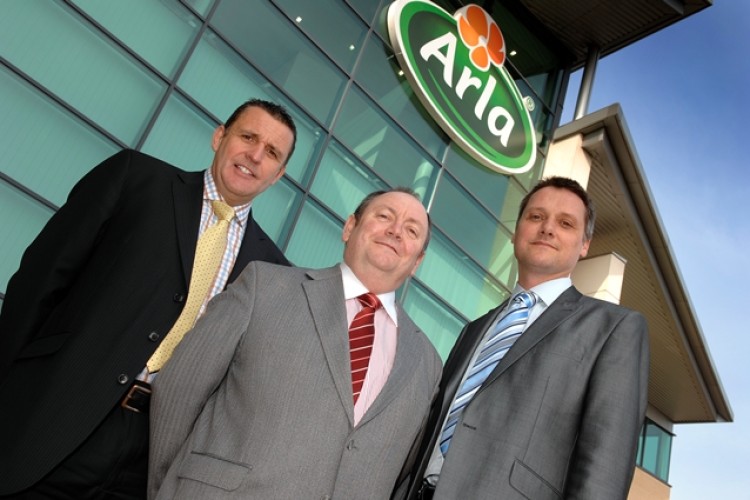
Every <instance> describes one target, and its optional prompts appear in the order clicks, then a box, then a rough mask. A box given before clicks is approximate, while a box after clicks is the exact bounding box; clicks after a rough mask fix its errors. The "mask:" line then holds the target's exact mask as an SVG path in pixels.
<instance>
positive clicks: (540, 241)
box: [531, 240, 557, 250]
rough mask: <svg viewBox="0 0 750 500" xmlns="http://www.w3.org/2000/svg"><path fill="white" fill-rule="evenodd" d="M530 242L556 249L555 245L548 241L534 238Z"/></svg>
mask: <svg viewBox="0 0 750 500" xmlns="http://www.w3.org/2000/svg"><path fill="white" fill-rule="evenodd" d="M531 244H532V245H541V246H545V247H548V248H551V249H553V250H557V247H556V246H555V245H553V244H552V243H550V242H549V241H544V240H536V241H532V242H531Z"/></svg>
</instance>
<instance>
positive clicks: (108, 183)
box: [0, 151, 129, 379]
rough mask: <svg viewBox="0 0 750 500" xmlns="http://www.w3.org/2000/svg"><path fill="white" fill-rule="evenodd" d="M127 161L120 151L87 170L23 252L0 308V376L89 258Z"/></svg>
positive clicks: (60, 300)
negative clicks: (63, 202) (0, 310)
mask: <svg viewBox="0 0 750 500" xmlns="http://www.w3.org/2000/svg"><path fill="white" fill-rule="evenodd" d="M128 162H129V152H128V151H122V152H120V153H117V154H116V155H114V156H112V157H110V158H108V159H106V160H104V161H103V162H102V163H100V164H99V165H97V166H96V167H95V168H94V169H92V170H91V171H90V172H89V173H88V174H86V175H85V176H84V177H83V178H82V179H81V180H80V181H79V182H78V183H77V184H76V185H75V186H74V187H73V189H72V190H71V192H70V194H69V196H68V199H67V201H66V203H65V204H64V205H63V206H62V207H61V208H60V209H59V210H58V211H57V212H56V213H55V214H54V215H53V216H52V217H51V218H50V220H49V221H48V222H47V224H46V225H45V226H44V228H43V229H42V231H41V232H40V233H39V235H38V236H37V237H36V239H35V240H34V241H33V242H32V243H31V245H29V247H28V248H27V249H26V251H25V252H24V254H23V257H22V258H21V263H20V266H19V268H18V271H16V273H15V274H14V275H13V276H12V277H11V279H10V280H9V282H8V287H7V290H6V294H5V300H4V301H3V307H2V312H0V379H2V378H3V377H4V375H5V374H6V373H7V371H8V369H9V368H10V365H11V364H12V363H13V361H14V360H15V359H16V357H17V356H18V354H19V352H20V351H21V350H22V349H23V347H24V346H25V345H26V344H28V343H29V342H30V341H31V340H33V339H34V337H35V336H36V335H37V333H38V331H39V329H40V328H41V327H42V326H43V325H44V323H45V322H46V321H47V319H48V318H49V317H50V315H51V314H52V313H53V312H54V310H55V308H56V307H57V306H58V305H59V304H60V303H61V302H62V301H63V300H64V299H65V297H66V292H67V290H68V289H69V288H70V286H71V284H72V283H74V282H75V280H76V278H77V276H78V274H79V272H80V270H81V269H82V267H83V266H85V265H86V263H87V261H88V260H89V257H90V255H91V253H92V252H93V251H94V249H95V248H96V244H97V240H98V236H99V234H101V231H102V230H103V229H104V227H105V226H106V224H107V220H108V218H109V217H110V214H111V213H112V211H113V210H114V209H115V207H116V205H117V203H118V199H119V194H120V189H121V186H122V184H123V182H124V178H125V174H126V171H127V165H128Z"/></svg>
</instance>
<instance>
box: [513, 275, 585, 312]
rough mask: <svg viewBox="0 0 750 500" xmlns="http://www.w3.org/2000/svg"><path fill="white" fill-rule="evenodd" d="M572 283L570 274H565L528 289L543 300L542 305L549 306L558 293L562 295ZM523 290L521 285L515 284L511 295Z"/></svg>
mask: <svg viewBox="0 0 750 500" xmlns="http://www.w3.org/2000/svg"><path fill="white" fill-rule="evenodd" d="M572 285H573V281H572V280H571V279H570V276H565V277H562V278H556V279H553V280H549V281H545V282H544V283H540V284H538V285H537V286H535V287H533V288H531V290H528V291H530V292H534V293H535V294H536V295H537V296H538V297H539V298H540V299H541V300H542V302H544V305H545V306H547V307H549V306H551V305H552V303H553V302H554V301H555V300H557V298H558V297H559V296H560V295H562V293H563V292H564V291H565V290H567V289H568V288H570V287H571V286H572ZM523 291H524V288H523V287H522V286H521V285H519V284H516V287H515V288H514V289H513V295H515V294H517V293H519V292H523Z"/></svg>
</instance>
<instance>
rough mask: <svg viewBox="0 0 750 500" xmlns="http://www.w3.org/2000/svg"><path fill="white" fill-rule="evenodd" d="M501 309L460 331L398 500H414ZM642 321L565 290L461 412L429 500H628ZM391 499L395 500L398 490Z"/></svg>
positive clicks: (639, 416)
mask: <svg viewBox="0 0 750 500" xmlns="http://www.w3.org/2000/svg"><path fill="white" fill-rule="evenodd" d="M504 305H505V304H501V305H500V306H499V307H498V308H496V309H493V310H492V311H490V312H489V313H487V314H485V315H484V316H482V317H481V318H479V319H477V320H475V321H473V322H471V323H469V324H468V325H466V327H465V328H464V330H463V331H462V332H461V335H460V336H459V338H458V341H457V342H456V345H455V346H454V348H453V351H452V352H451V354H450V356H449V357H448V360H447V361H446V363H445V368H444V370H443V379H442V382H441V390H440V393H439V394H438V398H437V401H436V403H435V407H434V408H433V411H432V413H431V415H430V419H429V422H428V425H427V432H426V433H425V437H424V439H423V441H422V443H421V445H420V446H419V453H418V455H417V460H416V464H415V466H414V467H413V469H412V472H411V479H412V484H411V487H410V488H409V491H408V493H407V494H406V497H407V498H409V499H413V498H416V490H417V489H418V488H419V484H420V483H421V480H422V477H424V473H425V470H426V468H427V465H428V463H429V460H430V454H431V453H432V450H433V448H434V446H435V443H436V442H437V440H438V438H439V434H440V431H441V427H442V423H443V421H444V419H445V417H446V415H447V412H448V410H449V407H450V405H451V403H452V401H453V397H454V396H455V394H456V391H457V390H458V386H459V384H460V382H461V379H462V377H463V374H464V373H465V371H466V370H467V369H468V366H469V362H470V360H471V357H472V355H473V353H474V351H475V350H476V349H477V348H478V346H479V345H480V343H481V341H482V338H483V336H484V333H485V332H486V331H487V329H488V328H489V327H490V325H492V324H493V323H494V322H495V320H496V318H497V316H498V314H499V313H500V312H501V311H502V309H503V307H504ZM648 370H649V350H648V331H647V327H646V322H645V319H644V317H643V316H642V315H641V314H639V313H637V312H635V311H631V310H629V309H626V308H624V307H620V306H617V305H614V304H611V303H608V302H603V301H601V300H597V299H593V298H590V297H585V296H583V295H581V293H580V292H579V291H578V290H576V289H575V288H574V287H570V288H569V289H568V290H566V291H565V292H563V294H562V295H560V296H559V297H558V298H557V300H555V302H554V303H552V304H551V305H550V306H549V307H548V308H547V309H546V310H545V311H544V312H543V313H542V315H541V316H539V318H537V319H536V321H534V323H532V324H531V325H530V326H529V328H528V329H527V330H526V331H525V332H524V333H523V335H521V337H519V339H518V340H517V341H516V343H515V344H514V345H513V347H512V348H511V349H510V350H509V351H508V353H507V354H506V355H505V356H504V357H503V359H502V360H501V361H500V363H499V364H498V365H497V367H496V368H495V369H494V370H493V371H492V373H491V374H490V375H489V377H488V378H487V380H486V381H485V383H484V384H483V385H482V387H481V388H480V389H479V391H478V392H477V393H476V395H475V396H474V398H473V399H472V400H471V402H470V403H469V404H468V405H467V406H466V408H465V409H464V412H463V414H462V416H461V419H460V420H459V422H458V425H457V427H456V431H455V434H454V435H453V438H452V439H451V444H450V448H449V450H448V453H447V455H446V459H445V462H444V464H443V468H442V471H441V473H440V479H439V481H438V484H437V490H436V491H435V496H434V498H435V499H436V500H443V499H455V498H471V499H472V500H482V499H490V498H503V499H518V500H521V499H525V498H533V499H535V500H537V499H538V500H546V499H549V500H552V499H560V498H570V499H576V500H584V499H591V500H595V499H605V498H606V499H608V500H609V499H612V500H615V499H625V498H626V497H627V494H628V490H629V487H630V482H631V480H632V477H633V471H634V469H635V453H636V445H637V438H638V435H639V432H640V429H641V426H642V424H643V418H644V415H645V412H646V405H647V386H648ZM401 486H402V488H400V489H399V491H397V492H396V494H395V495H394V497H395V498H402V497H403V496H404V492H403V491H402V490H403V486H404V484H402V485H401Z"/></svg>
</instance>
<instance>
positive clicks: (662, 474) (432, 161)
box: [0, 0, 731, 498]
mask: <svg viewBox="0 0 750 500" xmlns="http://www.w3.org/2000/svg"><path fill="white" fill-rule="evenodd" d="M644 1H645V3H651V4H662V3H663V4H667V3H669V2H661V1H658V2H655V1H651V2H649V1H646V0H644ZM389 3H390V1H389V0H316V1H315V2H310V1H309V0H129V1H128V2H102V1H100V0H31V1H12V2H4V3H3V4H2V5H1V6H0V9H1V11H0V12H1V15H0V97H1V98H2V102H3V105H2V108H3V113H0V128H1V129H2V133H0V151H2V155H1V156H0V158H2V159H1V160H0V231H1V232H2V234H3V238H2V240H0V256H2V259H0V298H2V297H3V296H2V293H4V291H5V287H6V285H7V281H8V279H9V278H10V276H11V275H12V273H13V272H15V270H16V269H17V267H18V262H19V261H20V257H21V254H22V252H23V250H24V249H25V248H26V246H27V245H28V244H29V243H30V242H31V241H32V239H33V238H34V237H35V236H36V234H37V233H38V232H39V231H40V229H41V228H42V227H43V225H44V223H45V222H46V221H47V220H48V218H49V217H50V216H51V214H52V213H53V212H54V211H55V210H56V209H57V207H59V206H60V205H61V204H63V203H64V201H65V197H66V196H67V194H68V192H69V191H70V189H71V187H72V186H73V185H74V184H75V182H76V181H77V180H78V179H80V178H81V177H82V176H83V175H84V174H85V173H86V172H87V171H88V170H90V169H91V168H92V167H93V166H94V165H96V164H97V163H99V162H100V161H101V160H103V159H104V158H106V157H108V156H109V155H111V154H113V153H115V152H116V151H118V150H120V149H122V148H133V149H137V150H140V151H143V152H145V153H148V154H151V155H153V156H156V157H159V158H161V159H163V160H165V161H167V162H170V163H172V164H175V165H177V166H179V167H181V168H184V169H186V170H203V169H205V168H206V167H207V166H209V165H210V161H211V158H212V151H211V147H210V137H211V134H212V131H213V130H214V128H215V127H216V126H217V125H219V124H221V123H222V122H223V121H224V120H225V119H227V118H228V116H229V114H230V113H231V112H232V110H233V109H234V108H235V107H236V106H237V105H239V104H240V103H241V102H243V101H245V100H247V99H249V98H254V97H258V98H263V99H268V100H272V101H276V102H279V103H281V104H283V105H285V106H286V107H287V108H288V109H289V110H290V111H291V113H292V115H293V116H294V118H295V121H296V123H297V127H298V143H297V149H296V152H295V154H294V156H293V158H292V160H291V162H290V164H289V165H288V168H287V171H286V174H285V176H284V178H283V179H282V180H281V181H280V182H279V183H278V184H276V185H275V186H274V187H273V188H271V189H270V190H269V191H267V192H266V193H264V194H263V195H262V196H261V197H259V198H258V199H257V200H256V201H255V202H254V204H253V213H254V216H255V217H256V219H258V221H259V222H260V223H261V225H262V226H263V227H264V228H265V229H266V231H267V232H268V233H269V235H271V237H272V238H273V239H274V240H275V241H276V242H277V244H278V245H279V246H280V247H281V248H282V250H283V251H284V252H285V254H286V255H287V257H288V258H289V259H290V260H291V261H292V262H294V263H295V264H296V265H299V266H305V267H321V266H327V265H332V264H334V263H335V262H338V261H339V260H340V258H341V255H342V251H343V243H342V242H341V238H340V235H341V228H342V225H343V222H344V220H345V218H346V217H347V216H348V215H349V214H350V213H351V212H352V211H353V209H354V207H355V206H356V204H357V203H358V202H359V200H361V199H362V198H363V197H364V196H365V195H366V194H367V193H369V192H371V191H373V190H376V189H382V188H386V187H389V186H408V187H411V188H413V189H414V190H415V191H416V192H417V193H418V194H419V196H420V197H421V199H422V201H423V203H424V205H425V207H427V209H428V211H429V212H430V215H431V219H432V222H433V224H434V226H433V238H432V240H431V243H430V247H429V250H428V252H427V256H426V257H425V259H424V262H423V264H422V266H421V267H420V269H419V271H418V272H417V274H416V276H415V277H414V278H412V279H410V280H409V281H408V282H407V283H406V284H405V285H404V286H403V287H402V288H401V289H400V290H399V292H398V298H399V300H400V301H401V302H402V303H403V305H404V307H405V309H406V310H407V312H408V313H409V314H410V315H411V317H412V318H413V319H414V320H415V321H416V323H417V324H418V325H419V326H420V327H421V328H422V329H423V330H424V331H425V333H426V334H427V335H428V336H429V337H430V339H431V340H432V342H433V343H434V344H435V346H436V348H437V349H438V351H439V352H440V354H441V356H442V357H443V358H445V357H447V354H448V353H449V351H450V349H451V347H452V346H453V343H454V341H455V339H456V336H457V335H458V333H459V332H460V330H461V328H462V326H463V325H464V324H465V323H466V322H468V321H470V320H472V319H474V318H476V317H478V316H480V315H481V314H483V313H485V312H486V311H487V310H488V309H490V308H492V307H494V306H496V305H497V304H498V303H500V302H502V301H503V300H504V299H505V298H506V297H507V296H508V294H509V291H510V290H512V288H513V286H514V284H515V279H516V269H515V264H514V260H513V258H512V253H513V252H512V245H511V242H510V238H511V234H512V231H513V227H514V225H515V220H516V212H517V209H518V205H519V202H520V200H521V198H522V197H523V196H524V194H525V193H526V192H527V191H528V189H529V187H530V186H531V185H533V184H534V183H535V182H536V181H537V180H538V179H539V178H541V177H542V176H543V175H545V174H546V173H549V172H550V170H549V166H550V165H549V164H548V161H547V160H548V156H549V155H550V154H559V152H560V151H561V149H559V148H558V149H555V147H554V146H555V144H561V141H562V139H567V138H568V137H569V136H565V137H557V136H556V134H557V131H558V129H559V128H560V127H559V122H560V116H561V111H562V108H563V104H564V103H563V100H564V96H565V94H566V90H567V83H568V77H569V75H570V73H571V72H572V71H573V70H575V69H577V68H579V67H581V66H582V56H581V54H580V53H578V52H577V50H578V49H579V47H578V46H577V45H576V46H574V45H575V44H571V43H570V42H569V41H566V40H565V39H564V38H561V36H560V35H559V33H560V32H561V31H560V30H559V29H557V28H556V26H555V22H556V21H555V20H554V19H555V17H554V16H555V15H556V14H557V13H555V12H552V11H550V10H545V8H544V7H540V5H541V4H543V3H544V2H535V1H520V0H514V1H487V2H483V4H482V6H483V7H484V8H485V10H487V11H488V12H490V13H491V15H492V17H493V18H494V19H495V21H496V22H497V24H498V25H499V26H500V28H501V29H502V30H503V35H504V37H505V43H506V53H507V54H508V58H507V61H506V68H507V69H508V71H509V72H510V74H511V75H512V77H513V79H514V80H515V82H516V85H517V86H518V88H519V90H520V91H521V94H522V95H523V96H524V97H525V98H527V99H530V100H531V101H532V102H533V105H532V106H530V107H531V108H533V111H531V118H532V122H533V125H534V128H535V130H536V139H537V144H536V147H537V152H536V161H535V166H534V167H533V168H532V169H531V170H530V171H528V172H527V173H524V174H521V175H506V174H501V173H497V172H494V171H491V170H489V169H487V168H486V167H483V166H481V165H479V164H478V163H477V162H476V161H475V160H474V159H472V157H471V156H469V155H468V154H466V153H465V152H464V151H462V150H461V149H460V148H459V147H458V146H457V145H456V144H455V143H454V142H453V141H452V140H451V139H450V138H449V136H448V135H447V134H446V133H445V132H444V131H443V130H442V129H441V128H440V127H439V126H438V125H436V123H435V122H434V121H433V119H432V118H431V117H430V115H429V114H428V113H427V112H426V111H425V109H424V108H423V106H422V105H421V104H420V102H419V101H418V99H417V98H416V97H415V94H414V92H413V90H412V89H411V87H410V85H409V83H408V82H407V81H406V79H405V77H404V75H403V72H402V71H401V68H400V67H399V65H398V62H397V60H396V58H395V57H394V54H393V50H392V48H391V45H390V43H389V37H388V33H387V23H386V11H387V8H388V5H389ZM435 3H436V4H438V5H440V6H441V7H443V8H444V9H445V10H446V11H448V12H451V13H452V12H453V11H455V10H456V9H458V8H459V7H461V6H462V5H463V3H464V2H458V1H447V0H446V1H436V2H435ZM582 3H586V2H582ZM604 3H612V4H617V3H618V2H604ZM699 3H700V5H699V6H698V7H693V8H692V9H693V10H699V9H700V8H703V7H705V6H707V5H708V4H705V2H699ZM628 8H629V9H632V10H634V11H635V10H637V9H638V8H639V6H638V5H633V6H632V7H628ZM540 9H541V10H540ZM691 12H692V11H691ZM691 12H687V13H683V14H682V16H684V15H688V14H690V13H691ZM545 16H548V17H545ZM682 16H676V18H674V19H672V20H670V21H660V22H658V23H656V24H651V25H649V26H648V28H644V29H643V30H642V32H640V33H639V34H637V35H636V36H635V38H633V39H627V38H623V39H622V40H621V41H619V42H617V43H615V44H613V45H612V46H611V47H609V48H608V49H607V50H609V51H614V50H617V49H619V48H620V47H621V46H624V45H626V44H627V43H632V42H633V41H635V40H637V38H639V37H642V36H647V34H648V33H649V32H653V31H654V30H657V29H660V27H663V26H664V25H666V24H669V23H671V22H676V21H678V20H679V19H680V18H681V17H682ZM618 44H619V46H618ZM605 55H606V50H605ZM565 104H566V105H572V103H570V104H568V103H565ZM573 132H575V133H573ZM573 132H571V134H572V136H576V133H577V132H579V131H578V130H576V131H573ZM551 146H553V147H552V148H551ZM573 154H574V155H575V154H579V155H582V156H587V155H588V156H590V155H591V151H590V150H587V149H586V146H585V145H580V146H579V147H577V148H576V149H575V151H574V153H573ZM571 162H572V160H571ZM588 168H590V169H592V173H591V177H593V178H598V177H597V176H596V175H595V174H594V173H593V171H594V170H595V169H597V168H601V167H600V166H598V163H597V162H596V161H594V162H593V165H592V162H589V166H588ZM612 168H617V166H616V165H615V166H614V167H612ZM588 178H589V174H588V173H587V174H586V180H588ZM646 192H647V190H646ZM635 216H638V215H637V214H636V215H635ZM595 239H596V238H595ZM617 251H618V249H617V248H605V249H602V254H605V253H609V252H617ZM606 272H607V273H609V272H610V271H606ZM623 272H624V271H623ZM678 281H679V279H678ZM617 295H618V297H619V292H618V293H617ZM623 303H624V305H630V304H628V303H627V301H626V300H624V298H623ZM631 307H632V306H631ZM635 308H637V307H635ZM686 314H687V315H688V316H689V315H690V314H691V312H690V311H688V312H687V313H686ZM654 335H659V332H653V331H652V336H654ZM698 340H699V341H702V337H701V336H700V332H698ZM688 351H689V352H692V348H691V347H689V348H688ZM712 370H713V368H712V366H711V365H710V363H709V364H708V366H707V367H705V370H704V371H705V372H706V373H703V372H700V373H698V375H695V376H696V377H697V378H700V379H701V380H703V379H704V378H706V377H708V378H710V376H711V375H712V374H713V376H714V377H715V373H714V372H713V371H712ZM693 371H695V370H693ZM698 371H700V370H698ZM691 373H692V372H691ZM696 373H697V372H696ZM706 374H707V375H706ZM665 383H666V382H665ZM716 394H718V396H717V395H716ZM716 394H713V395H712V396H711V397H713V398H715V399H717V400H721V401H719V403H718V404H717V405H716V406H721V403H723V399H722V398H723V393H722V392H721V390H720V386H719V389H718V393H716ZM688 399H689V398H688ZM712 404H713V403H712ZM667 406H668V405H667ZM664 407H665V406H664V405H654V407H653V408H650V411H649V420H648V421H647V422H646V424H645V425H644V432H643V438H642V440H641V443H640V448H639V449H640V452H639V464H638V465H639V466H640V468H639V474H641V473H643V474H644V476H643V478H642V481H643V482H644V484H646V486H644V488H647V489H648V488H650V487H651V485H650V483H648V481H650V480H651V479H653V480H655V481H656V483H655V484H656V486H654V487H655V488H656V489H657V490H659V491H660V492H661V494H662V495H663V494H664V491H666V495H667V496H668V486H666V485H667V484H668V466H669V446H670V442H671V433H670V431H671V425H672V423H674V422H678V421H680V420H679V419H678V418H674V416H672V415H670V414H669V413H670V412H669V411H662V410H660V408H664ZM717 411H718V414H719V415H720V416H713V417H711V416H699V417H698V418H697V421H713V420H717V419H722V418H723V419H726V418H727V417H726V415H725V414H723V413H722V412H721V411H720V410H717ZM727 411H728V410H727ZM725 413H726V412H725ZM721 415H723V416H721ZM728 415H729V417H728V418H729V419H731V414H730V413H728ZM644 478H645V479H644ZM636 481H638V477H637V478H636ZM659 488H661V489H659ZM665 488H666V489H665ZM635 489H637V488H634V494H637V492H636V491H635ZM649 491H651V490H649ZM634 498H635V497H634ZM640 498H646V497H644V496H641V497H640ZM648 498H655V497H653V496H651V497H648ZM657 498H658V497H657ZM664 498H666V497H664Z"/></svg>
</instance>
